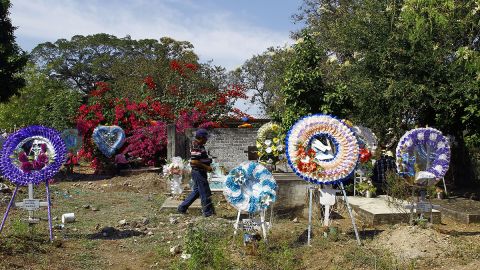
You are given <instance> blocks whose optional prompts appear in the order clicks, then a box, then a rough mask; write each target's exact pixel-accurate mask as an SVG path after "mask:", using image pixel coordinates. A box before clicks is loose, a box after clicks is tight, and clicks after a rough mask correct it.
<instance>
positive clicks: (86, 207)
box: [82, 204, 90, 209]
mask: <svg viewBox="0 0 480 270" xmlns="http://www.w3.org/2000/svg"><path fill="white" fill-rule="evenodd" d="M82 207H83V208H85V209H89V208H90V204H84V205H82Z"/></svg>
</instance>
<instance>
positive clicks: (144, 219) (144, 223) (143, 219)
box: [142, 217, 150, 225]
mask: <svg viewBox="0 0 480 270" xmlns="http://www.w3.org/2000/svg"><path fill="white" fill-rule="evenodd" d="M148 223H150V220H149V219H148V218H146V217H144V218H142V224H143V225H147V224H148Z"/></svg>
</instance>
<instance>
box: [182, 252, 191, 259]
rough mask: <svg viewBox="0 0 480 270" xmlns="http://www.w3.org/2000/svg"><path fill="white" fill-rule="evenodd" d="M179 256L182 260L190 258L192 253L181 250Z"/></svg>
mask: <svg viewBox="0 0 480 270" xmlns="http://www.w3.org/2000/svg"><path fill="white" fill-rule="evenodd" d="M180 257H181V258H182V259H184V260H188V259H190V258H191V257H192V255H191V254H188V253H185V252H183V253H182V255H181V256H180Z"/></svg>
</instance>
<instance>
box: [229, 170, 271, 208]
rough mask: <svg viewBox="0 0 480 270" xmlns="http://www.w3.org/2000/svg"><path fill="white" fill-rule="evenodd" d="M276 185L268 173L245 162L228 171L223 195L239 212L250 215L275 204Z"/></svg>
mask: <svg viewBox="0 0 480 270" xmlns="http://www.w3.org/2000/svg"><path fill="white" fill-rule="evenodd" d="M276 189H277V183H276V181H275V179H274V178H273V175H272V174H271V173H270V171H269V170H268V169H267V168H265V167H264V166H263V165H261V164H259V163H256V162H245V163H242V164H241V165H240V166H238V167H236V168H234V169H233V170H231V171H230V173H229V174H228V176H227V179H226V181H225V189H224V192H223V194H224V195H225V198H226V199H227V201H228V202H229V203H230V204H232V205H233V206H234V207H235V208H237V209H238V210H240V211H245V212H248V213H250V214H253V213H255V212H258V211H260V210H263V209H266V208H267V207H268V206H269V205H270V203H272V202H275V199H276V195H277V194H276Z"/></svg>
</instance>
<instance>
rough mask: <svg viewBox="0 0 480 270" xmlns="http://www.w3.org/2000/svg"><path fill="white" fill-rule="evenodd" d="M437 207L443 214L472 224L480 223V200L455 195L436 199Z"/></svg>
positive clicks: (434, 202)
mask: <svg viewBox="0 0 480 270" xmlns="http://www.w3.org/2000/svg"><path fill="white" fill-rule="evenodd" d="M433 204H435V205H437V206H438V207H436V209H438V210H440V211H441V212H442V216H445V217H449V218H451V219H453V220H455V221H458V222H461V223H465V224H470V223H480V202H479V201H474V200H469V199H466V198H461V197H453V198H449V199H444V200H434V201H433Z"/></svg>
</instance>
